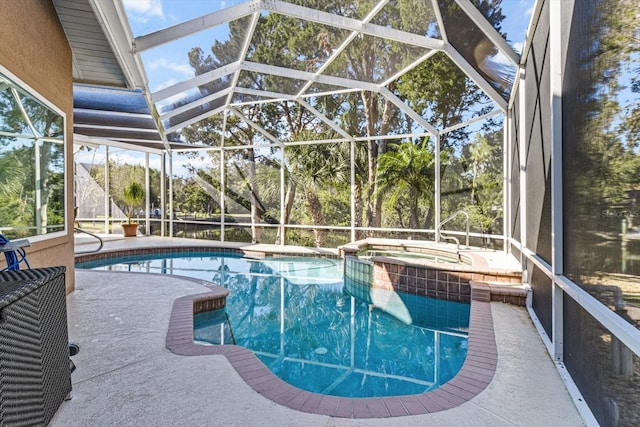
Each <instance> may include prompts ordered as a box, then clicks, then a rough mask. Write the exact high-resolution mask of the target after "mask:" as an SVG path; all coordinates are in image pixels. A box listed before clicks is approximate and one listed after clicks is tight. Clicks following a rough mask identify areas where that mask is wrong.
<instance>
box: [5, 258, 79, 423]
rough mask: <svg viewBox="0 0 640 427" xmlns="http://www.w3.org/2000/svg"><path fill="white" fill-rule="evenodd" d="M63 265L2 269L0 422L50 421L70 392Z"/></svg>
mask: <svg viewBox="0 0 640 427" xmlns="http://www.w3.org/2000/svg"><path fill="white" fill-rule="evenodd" d="M68 345H69V344H68V331H67V308H66V296H65V267H51V268H39V269H30V270H16V271H4V272H0V426H14V425H34V426H44V425H47V424H48V423H49V421H50V420H51V418H52V417H53V415H54V414H55V412H56V411H57V409H58V407H59V406H60V404H61V403H62V401H63V400H64V399H65V398H66V397H67V396H68V395H69V393H70V392H71V372H70V366H69V346H68Z"/></svg>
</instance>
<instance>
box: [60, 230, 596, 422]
mask: <svg viewBox="0 0 640 427" xmlns="http://www.w3.org/2000/svg"><path fill="white" fill-rule="evenodd" d="M162 240H165V239H162ZM153 242H154V243H157V242H159V240H153ZM149 243H150V242H149V241H148V240H147V239H131V240H129V239H127V240H118V241H113V242H108V243H107V245H106V246H107V247H108V248H112V249H113V248H116V249H121V248H122V247H132V246H138V245H142V244H149ZM182 243H184V242H182ZM173 244H180V241H179V240H173ZM207 290H208V289H207V288H206V287H204V286H202V285H200V284H198V283H197V282H194V281H193V280H188V279H185V278H180V277H175V276H166V275H157V274H139V273H123V272H106V271H85V270H78V271H77V272H76V290H75V291H74V292H73V293H72V294H70V295H69V296H68V299H67V302H68V319H69V334H70V339H71V340H72V341H75V342H77V343H79V344H80V347H81V351H80V353H79V354H78V355H76V356H74V358H73V360H74V362H75V364H76V366H77V370H76V371H75V372H74V373H73V375H72V382H73V393H72V394H73V398H72V399H71V400H69V401H66V402H64V403H63V404H62V406H61V407H60V409H59V410H58V412H57V413H56V415H55V417H54V419H53V420H52V422H51V425H52V426H65V427H67V426H114V425H118V426H183V425H185V426H187V425H212V426H213V425H215V426H218V425H226V426H235V425H237V426H265V425H275V426H352V425H354V426H355V425H360V426H365V425H366V426H395V425H398V426H414V425H415V426H417V425H434V426H450V425H473V426H551V425H553V426H579V425H583V424H584V423H583V420H582V418H581V417H580V415H579V413H578V411H577V410H576V407H575V405H574V404H573V402H572V400H571V398H570V396H569V394H568V392H567V390H566V388H565V386H564V383H563V382H562V380H561V378H560V375H559V374H558V371H557V370H556V368H555V366H554V364H553V362H552V360H551V359H550V357H549V356H548V354H547V352H546V349H545V347H544V345H543V343H542V341H541V339H540V337H539V336H538V334H537V332H536V330H535V327H534V326H533V324H532V322H531V320H530V318H529V316H528V314H527V312H526V310H525V309H523V308H521V307H515V306H510V305H506V304H502V303H495V302H494V303H491V309H492V312H493V320H494V328H495V335H496V344H497V347H498V364H497V369H496V373H495V375H494V377H493V380H492V381H491V383H490V384H489V385H488V386H487V388H486V389H485V390H484V391H482V392H481V393H480V394H478V395H477V396H476V397H475V398H473V399H471V400H470V401H468V402H466V403H463V404H461V405H460V406H458V407H455V408H452V409H448V410H444V411H440V412H436V413H432V414H426V415H417V416H405V417H399V418H381V419H348V418H333V417H329V416H323V415H313V414H308V413H303V412H299V411H295V410H292V409H289V408H287V407H284V406H281V405H279V404H277V403H274V402H273V401H271V400H269V399H267V398H265V397H263V396H262V395H260V394H259V393H257V392H256V391H254V390H253V389H252V388H251V387H250V386H248V385H247V384H246V383H245V382H244V381H243V380H242V379H241V377H240V376H239V375H238V374H237V373H236V371H235V370H234V369H233V367H232V366H231V364H230V363H229V362H228V361H227V359H226V358H225V357H224V356H220V355H208V356H179V355H175V354H173V353H171V352H170V351H169V350H167V349H166V348H165V337H166V333H167V328H168V325H169V315H170V313H171V310H172V304H173V301H174V300H175V299H177V298H179V297H182V296H185V295H191V294H196V293H201V292H205V291H207Z"/></svg>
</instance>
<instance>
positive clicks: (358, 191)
mask: <svg viewBox="0 0 640 427" xmlns="http://www.w3.org/2000/svg"><path fill="white" fill-rule="evenodd" d="M353 192H354V197H353V198H354V200H355V201H354V211H355V218H354V224H355V226H356V228H359V227H362V214H363V212H362V181H360V180H359V179H356V182H355V183H354V189H353ZM364 237H365V233H363V231H362V230H356V240H360V239H363V238H364Z"/></svg>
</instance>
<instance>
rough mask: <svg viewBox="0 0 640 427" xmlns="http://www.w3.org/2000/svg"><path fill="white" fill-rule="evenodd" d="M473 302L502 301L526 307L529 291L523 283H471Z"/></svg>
mask: <svg viewBox="0 0 640 427" xmlns="http://www.w3.org/2000/svg"><path fill="white" fill-rule="evenodd" d="M469 285H470V286H471V300H473V301H484V302H490V301H500V302H504V303H507V304H513V305H519V306H522V307H524V306H525V305H526V302H527V291H526V290H525V288H524V287H523V286H522V284H521V283H503V282H480V281H474V280H472V281H470V282H469Z"/></svg>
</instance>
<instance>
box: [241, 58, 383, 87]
mask: <svg viewBox="0 0 640 427" xmlns="http://www.w3.org/2000/svg"><path fill="white" fill-rule="evenodd" d="M242 69H244V70H247V71H253V72H255V73H263V74H272V75H274V76H280V77H288V78H291V79H297V80H312V81H315V82H318V83H324V84H328V85H334V86H340V87H345V88H358V89H361V90H368V91H371V92H378V91H379V90H380V85H378V84H375V83H368V82H363V81H360V80H351V79H346V78H344V77H333V76H327V75H319V76H317V75H315V74H314V73H310V72H308V71H300V70H292V69H290V68H284V67H277V66H275V65H267V64H259V63H257V62H250V61H244V62H243V63H242Z"/></svg>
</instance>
